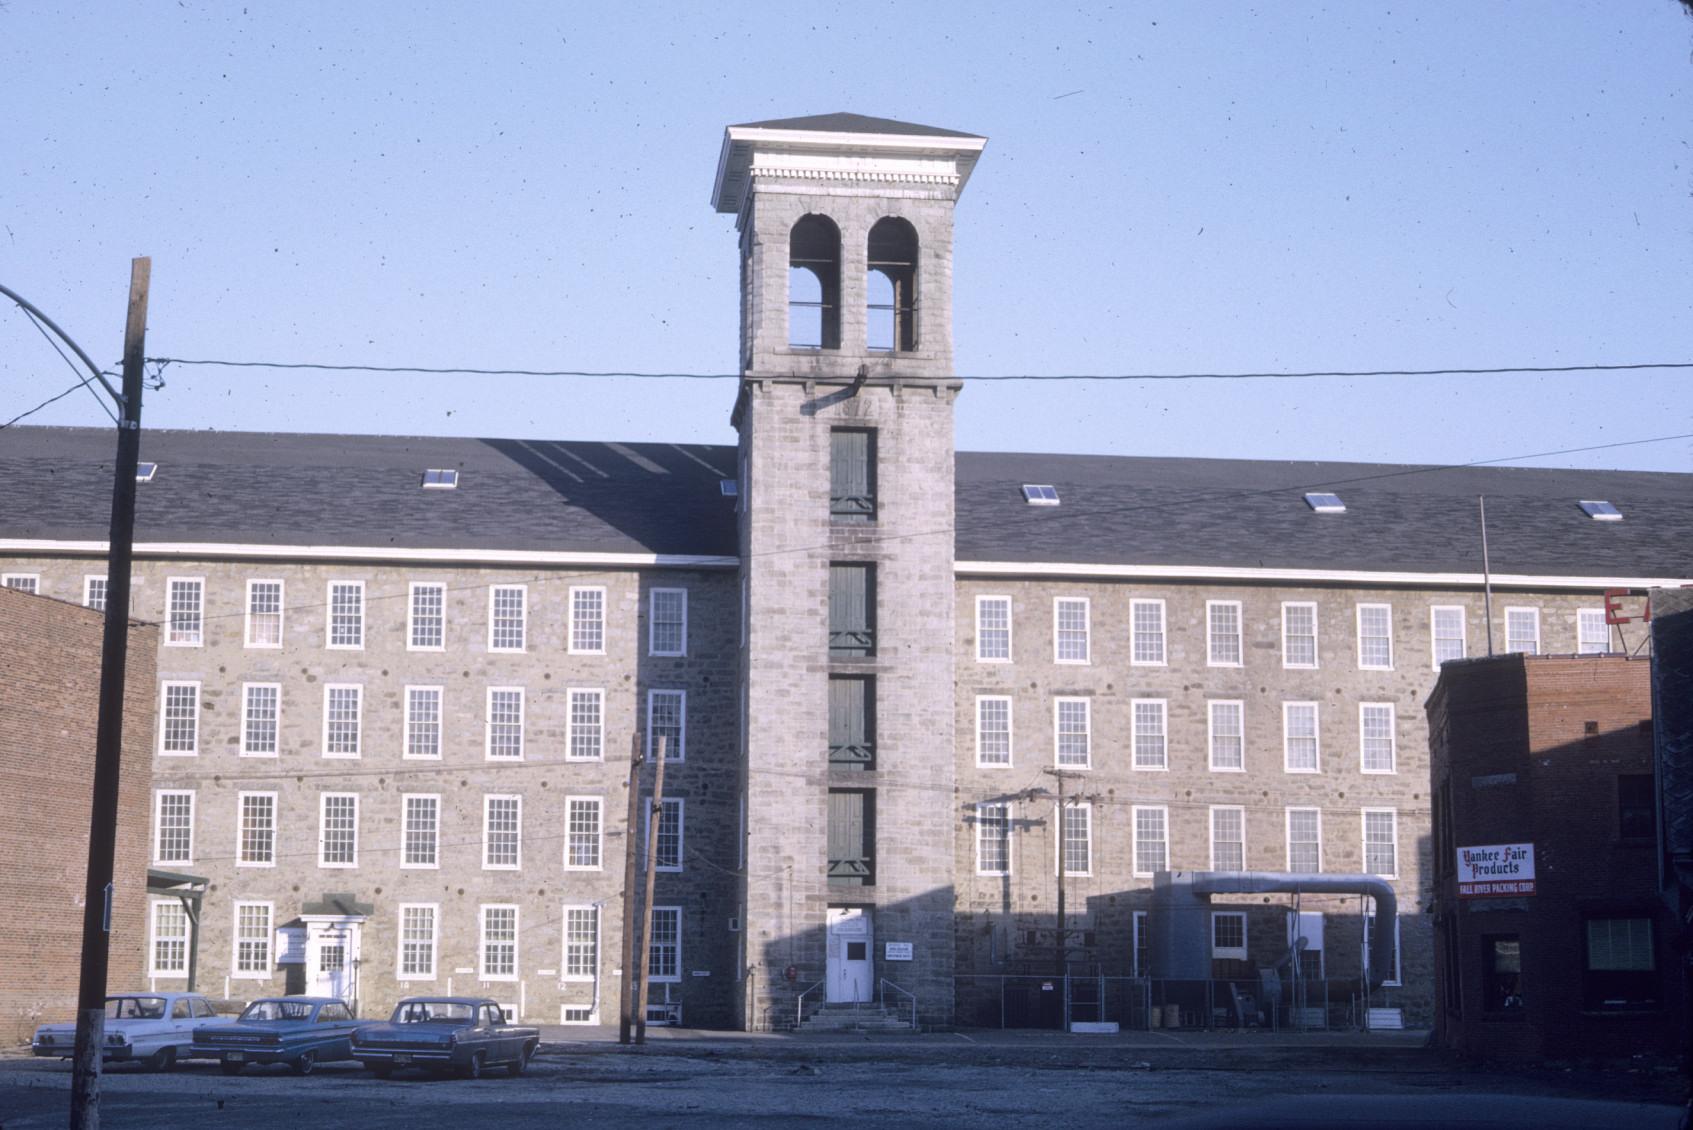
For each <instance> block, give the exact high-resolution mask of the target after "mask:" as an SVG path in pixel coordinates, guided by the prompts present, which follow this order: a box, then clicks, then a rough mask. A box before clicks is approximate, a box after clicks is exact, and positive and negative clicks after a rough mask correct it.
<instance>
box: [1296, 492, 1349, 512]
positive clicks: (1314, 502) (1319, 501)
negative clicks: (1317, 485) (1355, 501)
mask: <svg viewBox="0 0 1693 1130" xmlns="http://www.w3.org/2000/svg"><path fill="white" fill-rule="evenodd" d="M1305 505H1307V506H1309V507H1310V508H1311V509H1313V510H1315V511H1316V512H1317V513H1319V514H1344V513H1346V503H1344V502H1342V501H1340V496H1339V495H1338V494H1333V493H1331V492H1329V491H1326V490H1313V491H1307V492H1306V493H1305Z"/></svg>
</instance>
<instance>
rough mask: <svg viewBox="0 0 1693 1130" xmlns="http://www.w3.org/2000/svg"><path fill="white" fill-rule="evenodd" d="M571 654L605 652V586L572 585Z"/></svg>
mask: <svg viewBox="0 0 1693 1130" xmlns="http://www.w3.org/2000/svg"><path fill="white" fill-rule="evenodd" d="M568 650H569V652H570V654H571V655H604V654H605V587H604V586H603V585H596V586H591V587H589V586H572V587H571V590H570V641H569V647H568Z"/></svg>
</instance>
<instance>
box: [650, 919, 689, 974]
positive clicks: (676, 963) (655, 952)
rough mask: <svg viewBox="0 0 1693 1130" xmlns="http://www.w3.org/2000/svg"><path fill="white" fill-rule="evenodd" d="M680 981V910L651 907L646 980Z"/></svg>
mask: <svg viewBox="0 0 1693 1130" xmlns="http://www.w3.org/2000/svg"><path fill="white" fill-rule="evenodd" d="M681 979H682V908H681V907H679V906H655V907H653V925H652V940H651V942H650V944H648V946H647V980H648V981H680V980H681Z"/></svg>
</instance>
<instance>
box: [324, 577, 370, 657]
mask: <svg viewBox="0 0 1693 1130" xmlns="http://www.w3.org/2000/svg"><path fill="white" fill-rule="evenodd" d="M328 646H329V647H330V648H334V649H345V650H357V649H359V648H362V647H364V582H363V581H330V582H329V642H328Z"/></svg>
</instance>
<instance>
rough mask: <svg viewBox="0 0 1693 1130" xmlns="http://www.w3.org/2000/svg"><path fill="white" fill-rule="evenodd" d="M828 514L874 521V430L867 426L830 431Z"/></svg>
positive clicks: (843, 519)
mask: <svg viewBox="0 0 1693 1130" xmlns="http://www.w3.org/2000/svg"><path fill="white" fill-rule="evenodd" d="M829 517H830V518H831V519H832V520H834V521H836V522H874V521H875V520H876V433H875V432H873V431H871V430H870V429H868V428H834V429H832V430H831V431H830V432H829Z"/></svg>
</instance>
